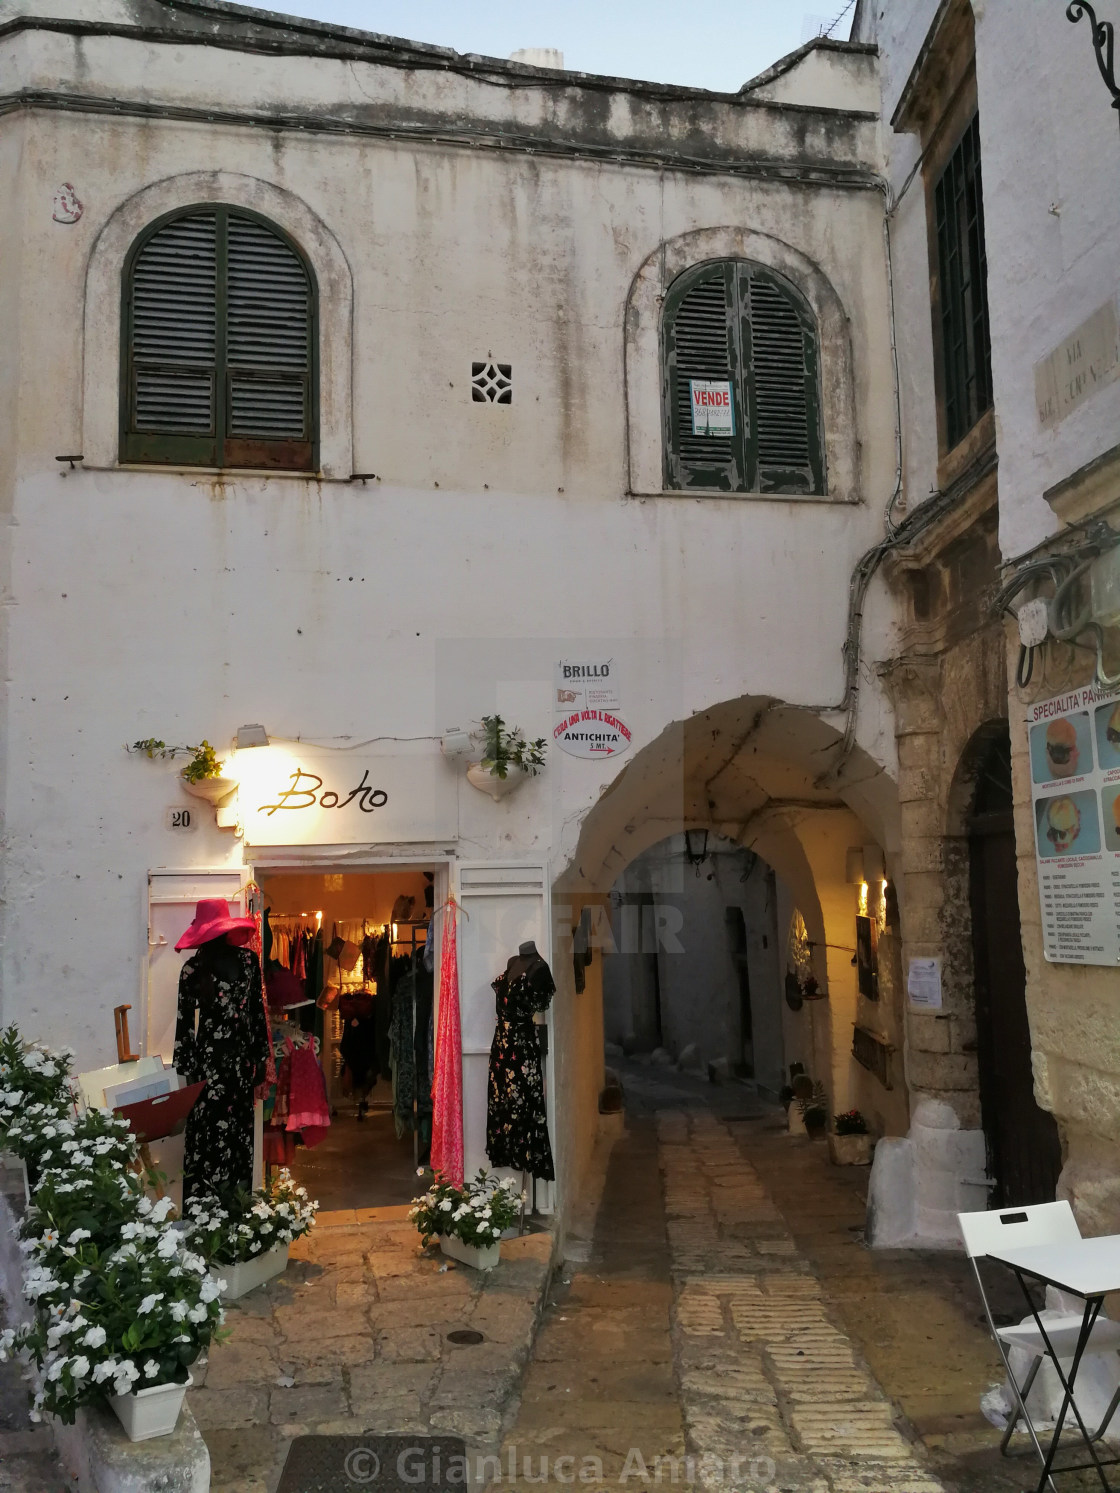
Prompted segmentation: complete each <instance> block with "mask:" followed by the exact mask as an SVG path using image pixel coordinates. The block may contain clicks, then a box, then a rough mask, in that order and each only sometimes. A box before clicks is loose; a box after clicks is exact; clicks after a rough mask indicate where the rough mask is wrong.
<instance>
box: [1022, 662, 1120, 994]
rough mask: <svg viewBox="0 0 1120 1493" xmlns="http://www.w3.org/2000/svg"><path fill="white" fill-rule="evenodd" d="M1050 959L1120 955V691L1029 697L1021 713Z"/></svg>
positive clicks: (1107, 960) (1100, 959)
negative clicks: (1025, 712)
mask: <svg viewBox="0 0 1120 1493" xmlns="http://www.w3.org/2000/svg"><path fill="white" fill-rule="evenodd" d="M1027 727H1028V740H1029V747H1030V768H1031V808H1032V811H1033V812H1032V818H1033V819H1034V831H1035V856H1036V860H1035V864H1036V867H1037V871H1038V895H1039V901H1040V903H1041V906H1042V939H1043V946H1044V948H1045V951H1046V957H1047V959H1049V960H1051V961H1053V962H1055V963H1062V964H1109V965H1116V964H1117V963H1120V691H1117V690H1101V689H1098V688H1097V687H1096V686H1095V685H1086V686H1085V687H1084V688H1082V689H1076V690H1070V691H1069V692H1068V693H1067V694H1064V695H1056V696H1054V697H1053V698H1052V699H1049V700H1036V701H1035V703H1034V704H1033V705H1032V706H1031V707H1030V711H1029V712H1028V715H1027Z"/></svg>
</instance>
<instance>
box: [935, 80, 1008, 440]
mask: <svg viewBox="0 0 1120 1493" xmlns="http://www.w3.org/2000/svg"><path fill="white" fill-rule="evenodd" d="M970 185H971V186H972V190H973V192H974V195H975V213H974V216H973V218H972V220H971V221H962V219H961V217H960V213H961V211H962V210H966V209H965V207H964V202H963V201H962V194H967V192H968V190H969V187H970ZM929 204H930V209H931V214H930V236H931V259H932V263H933V266H934V274H935V285H936V295H935V297H934V304H933V317H934V338H935V342H936V345H937V353H938V356H937V366H938V370H939V379H938V383H939V390H938V392H939V395H940V400H939V403H940V405H941V411H940V414H941V419H940V420H939V422H938V423H939V426H940V428H941V432H942V440H943V453H947V452H949V451H952V450H955V449H956V447H958V446H959V445H960V444H961V442H962V441H964V440H965V439H966V437H967V436H968V434H969V433H970V431H972V430H974V429H975V428H976V426H977V425H978V424H979V423H980V421H981V420H982V419H983V417H984V415H985V414H987V412H988V411H989V410H990V409H991V408H992V406H993V389H992V339H991V325H990V320H989V315H988V285H987V252H986V246H985V236H984V184H983V164H982V155H981V149H980V115H979V112H978V110H976V109H975V107H974V108H973V110H972V112H971V115H970V117H969V118H968V120H967V121H966V122H965V124H964V126H963V128H962V129H960V131H959V133H957V135H956V139H955V141H954V144H953V146H952V148H951V149H950V150H948V151H946V153H945V157H944V160H943V162H942V163H941V167H940V170H939V171H938V172H937V175H936V177H935V178H934V179H933V180H932V181H931V183H930V188H929Z"/></svg>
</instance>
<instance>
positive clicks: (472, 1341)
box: [447, 1327, 486, 1348]
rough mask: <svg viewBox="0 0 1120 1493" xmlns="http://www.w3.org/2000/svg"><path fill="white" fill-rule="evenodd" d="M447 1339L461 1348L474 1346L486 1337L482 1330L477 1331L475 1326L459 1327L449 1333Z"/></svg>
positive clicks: (482, 1341)
mask: <svg viewBox="0 0 1120 1493" xmlns="http://www.w3.org/2000/svg"><path fill="white" fill-rule="evenodd" d="M447 1341H448V1342H449V1343H455V1344H456V1345H457V1346H458V1347H460V1348H474V1347H476V1346H477V1345H478V1344H479V1343H484V1342H485V1341H486V1339H485V1337H483V1335H482V1333H481V1332H475V1330H474V1328H473V1327H457V1328H456V1329H455V1331H454V1332H449V1333H448V1334H447Z"/></svg>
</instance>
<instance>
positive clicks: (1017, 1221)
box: [957, 1201, 1120, 1457]
mask: <svg viewBox="0 0 1120 1493" xmlns="http://www.w3.org/2000/svg"><path fill="white" fill-rule="evenodd" d="M957 1222H958V1223H959V1224H960V1229H961V1235H962V1237H963V1239H964V1247H965V1252H966V1253H967V1255H968V1257H969V1259H970V1260H971V1261H972V1270H973V1274H974V1275H975V1276H976V1284H977V1287H978V1288H979V1291H980V1299H981V1301H983V1303H984V1314H985V1316H986V1317H987V1319H988V1326H989V1327H990V1328H991V1332H992V1337H993V1338H994V1339H995V1343H996V1347H997V1348H998V1349H999V1353H1000V1357H1001V1358H1002V1359H1003V1366H1004V1368H1005V1369H1006V1370H1007V1379H1008V1383H1009V1384H1010V1385H1011V1388H1012V1391H1013V1392H1014V1395H1015V1400H1016V1410H1015V1413H1014V1414H1013V1415H1012V1416H1011V1418H1010V1420H1009V1421H1008V1422H1007V1430H1006V1431H1004V1433H1003V1440H1002V1441H1001V1442H1000V1447H999V1449H1000V1451H1001V1452H1002V1453H1003V1455H1004V1456H1005V1457H1006V1456H1010V1453H1009V1452H1008V1449H1007V1448H1008V1445H1009V1443H1010V1441H1011V1437H1012V1435H1013V1433H1014V1431H1015V1429H1016V1427H1017V1426H1018V1424H1019V1422H1020V1420H1021V1421H1022V1422H1023V1424H1024V1425H1025V1426H1026V1428H1027V1431H1028V1432H1029V1434H1030V1438H1031V1440H1032V1441H1033V1442H1034V1447H1035V1450H1036V1451H1037V1452H1038V1454H1039V1456H1040V1457H1043V1456H1044V1453H1043V1450H1042V1448H1041V1447H1040V1445H1039V1441H1038V1437H1037V1435H1036V1434H1035V1429H1034V1425H1033V1424H1032V1422H1031V1418H1030V1416H1029V1415H1028V1414H1027V1403H1026V1402H1027V1396H1028V1395H1029V1394H1030V1392H1031V1386H1032V1385H1033V1384H1034V1381H1035V1376H1036V1375H1037V1374H1038V1371H1039V1369H1040V1368H1041V1367H1042V1363H1043V1360H1044V1359H1045V1358H1046V1357H1047V1351H1046V1343H1045V1341H1044V1339H1043V1336H1042V1334H1041V1333H1040V1332H1039V1330H1038V1327H1037V1326H1036V1325H1035V1324H1034V1323H1029V1324H1027V1323H1025V1324H1023V1325H1022V1326H1019V1327H997V1326H996V1324H995V1322H994V1321H993V1320H992V1309H991V1307H990V1306H989V1305H988V1297H987V1293H986V1292H985V1290H984V1282H983V1280H982V1279H981V1278H980V1270H979V1267H978V1265H977V1261H978V1260H982V1259H984V1257H985V1256H986V1255H988V1254H992V1253H995V1254H998V1253H999V1250H1000V1249H1001V1248H1003V1249H1006V1248H1007V1247H1008V1246H1011V1247H1012V1248H1015V1249H1024V1248H1029V1247H1031V1246H1032V1245H1036V1244H1072V1243H1076V1241H1077V1240H1079V1239H1080V1238H1081V1230H1080V1229H1079V1228H1078V1227H1077V1219H1076V1218H1074V1216H1073V1209H1072V1208H1071V1207H1070V1205H1069V1203H1068V1202H1064V1201H1063V1202H1058V1203H1031V1204H1030V1205H1028V1206H1027V1207H1023V1208H996V1209H994V1210H993V1211H991V1212H988V1213H958V1214H957ZM1083 1320H1084V1319H1083V1317H1082V1315H1081V1313H1080V1312H1071V1313H1069V1315H1067V1316H1064V1317H1056V1318H1055V1319H1054V1320H1053V1321H1052V1322H1047V1323H1046V1336H1047V1337H1048V1338H1049V1339H1050V1344H1051V1347H1052V1348H1053V1350H1054V1352H1055V1353H1056V1354H1057V1356H1058V1357H1059V1358H1062V1359H1065V1358H1072V1357H1073V1355H1074V1353H1075V1351H1076V1349H1077V1343H1078V1339H1079V1337H1080V1335H1081V1328H1082V1323H1083ZM1012 1348H1022V1349H1023V1350H1024V1351H1025V1352H1027V1353H1029V1354H1030V1355H1031V1366H1030V1368H1029V1369H1028V1371H1027V1377H1026V1378H1025V1379H1024V1380H1023V1382H1022V1384H1019V1383H1018V1382H1017V1380H1016V1378H1015V1375H1014V1374H1013V1373H1012V1372H1011V1363H1010V1361H1009V1354H1010V1351H1011V1349H1012ZM1085 1353H1086V1354H1089V1353H1092V1354H1094V1355H1100V1354H1105V1353H1120V1322H1112V1321H1110V1320H1109V1319H1108V1318H1107V1317H1098V1318H1097V1320H1096V1321H1095V1322H1094V1324H1093V1330H1092V1332H1091V1334H1090V1336H1089V1341H1088V1343H1087V1345H1086V1347H1085ZM1118 1405H1120V1389H1118V1390H1117V1391H1116V1393H1115V1394H1114V1395H1113V1397H1112V1400H1111V1403H1110V1404H1109V1407H1108V1409H1107V1410H1106V1411H1105V1415H1104V1419H1103V1420H1102V1421H1101V1423H1100V1427H1099V1429H1098V1430H1097V1432H1096V1435H1094V1436H1092V1437H1091V1438H1090V1440H1091V1441H1100V1440H1101V1438H1102V1437H1103V1436H1104V1433H1105V1431H1107V1430H1108V1424H1109V1421H1111V1419H1112V1417H1113V1415H1114V1414H1115V1413H1116V1408H1117V1406H1118Z"/></svg>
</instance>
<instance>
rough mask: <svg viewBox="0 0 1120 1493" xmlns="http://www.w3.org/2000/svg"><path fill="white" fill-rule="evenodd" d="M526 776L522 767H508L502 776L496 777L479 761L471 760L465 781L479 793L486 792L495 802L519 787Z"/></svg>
mask: <svg viewBox="0 0 1120 1493" xmlns="http://www.w3.org/2000/svg"><path fill="white" fill-rule="evenodd" d="M528 777H529V774H528V773H527V772H526V771H525V769H524V768H523V767H510V769H509V770H508V772H507V773H506V775H505V777H504V778H499V777H496V776H495V775H494V773H492V772H491V771H490V769H489V768H488V767H483V765H482V763H481V762H472V763H471V765H470V766H469V767H468V768H467V782H468V783H469V784H470V785H471V787H472V788H477V789H478V791H479V792H480V793H488V794H489V795H490V797H491V798H492V799H493V800H494V802H495V803H497V802H498V800H499V799H502V798H505V797H506V796H507V795H508V794H510V793H512V792H513V791H514V789H515V788H520V787H521V785H522V783H524V782H526V781H527V780H528Z"/></svg>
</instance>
